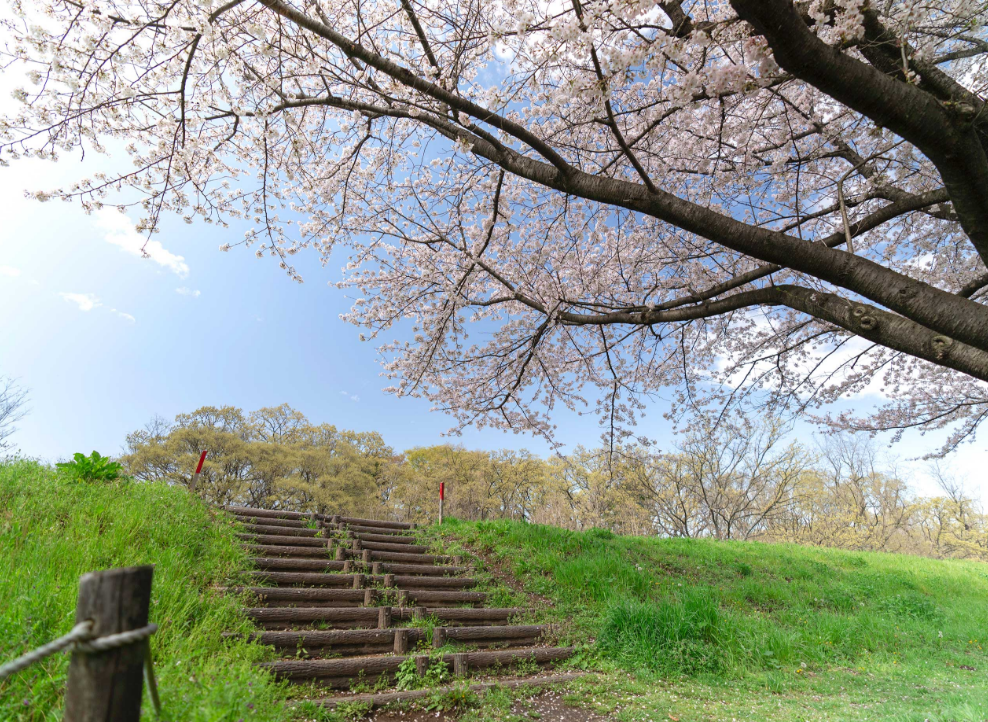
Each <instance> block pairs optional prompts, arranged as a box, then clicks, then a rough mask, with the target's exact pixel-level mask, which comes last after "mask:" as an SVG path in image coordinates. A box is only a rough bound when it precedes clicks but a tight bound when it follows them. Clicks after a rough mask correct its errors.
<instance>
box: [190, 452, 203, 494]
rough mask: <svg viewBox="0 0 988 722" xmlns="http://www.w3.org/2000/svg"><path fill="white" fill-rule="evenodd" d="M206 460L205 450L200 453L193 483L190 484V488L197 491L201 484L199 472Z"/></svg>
mask: <svg viewBox="0 0 988 722" xmlns="http://www.w3.org/2000/svg"><path fill="white" fill-rule="evenodd" d="M205 460H206V452H205V451H203V452H202V453H201V454H199V464H198V465H197V466H196V473H195V476H193V477H192V483H191V484H189V490H190V491H193V492H194V491H195V490H196V487H197V486H198V485H199V473H200V472H201V471H202V464H203V462H204V461H205Z"/></svg>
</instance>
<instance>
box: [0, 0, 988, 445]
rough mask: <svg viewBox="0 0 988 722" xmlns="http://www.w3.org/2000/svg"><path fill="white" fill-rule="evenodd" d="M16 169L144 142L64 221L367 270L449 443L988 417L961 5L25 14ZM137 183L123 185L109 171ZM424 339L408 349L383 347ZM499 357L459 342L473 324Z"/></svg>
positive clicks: (350, 280)
mask: <svg viewBox="0 0 988 722" xmlns="http://www.w3.org/2000/svg"><path fill="white" fill-rule="evenodd" d="M14 10H15V11H16V12H17V13H19V15H20V19H19V20H17V21H16V22H11V23H8V24H7V25H6V31H7V35H8V45H7V50H6V53H7V57H8V59H10V60H16V61H19V62H20V65H19V66H18V67H20V68H24V69H26V71H27V72H28V74H29V77H30V78H31V80H32V82H33V83H34V85H33V87H32V89H30V90H28V89H19V90H17V91H16V92H15V96H16V97H17V98H18V99H19V100H21V101H22V102H23V103H24V105H23V107H22V109H21V110H20V111H19V112H15V113H13V114H11V115H10V116H9V117H7V118H6V119H5V120H3V121H2V122H0V161H3V162H6V161H7V159H15V158H18V157H21V156H27V155H29V156H32V157H39V158H51V159H56V158H58V157H60V156H61V155H64V154H65V153H68V152H78V151H82V150H84V149H89V150H95V151H99V152H106V151H108V150H109V149H113V150H114V151H116V150H117V149H118V148H119V147H121V146H125V150H126V152H127V154H128V155H129V160H130V161H131V162H130V163H128V164H126V168H125V169H124V170H118V171H116V172H107V173H99V174H95V175H94V176H93V177H92V178H90V179H84V180H81V181H80V182H78V183H76V184H73V185H71V186H69V187H66V188H60V189H52V190H49V191H41V192H38V193H36V196H37V197H38V198H39V199H41V200H48V199H55V198H66V199H78V200H80V201H81V202H82V203H83V206H84V207H85V208H86V209H87V210H88V209H93V208H97V207H101V206H102V205H103V204H106V203H112V204H114V205H117V206H119V207H120V208H122V209H124V210H126V209H127V208H128V207H131V206H138V207H139V208H140V209H141V210H142V213H143V219H142V221H141V223H140V228H141V229H142V230H145V231H147V232H148V233H149V234H150V233H153V232H155V231H156V230H157V229H158V226H159V222H160V218H161V216H162V214H163V213H165V212H175V213H178V214H180V215H182V216H183V217H184V218H186V219H187V220H190V221H191V220H192V219H193V218H194V217H199V218H201V219H202V220H204V221H206V222H208V223H213V224H217V225H218V226H220V227H226V225H227V224H228V223H230V222H238V223H239V222H243V223H244V225H245V226H247V227H251V228H252V230H250V231H248V232H247V234H246V236H245V238H244V239H243V240H242V241H240V242H239V243H238V244H233V243H226V244H224V248H229V247H230V246H231V245H244V246H246V247H251V248H252V249H253V250H254V251H255V252H256V253H257V254H258V255H259V256H265V255H269V256H272V257H273V258H274V259H275V260H276V261H278V262H279V263H280V265H281V266H282V267H283V268H284V269H285V270H286V272H287V273H288V274H289V275H290V276H292V277H293V278H296V279H297V280H301V279H300V278H299V276H298V274H297V272H296V271H295V269H294V268H293V267H292V266H291V265H290V261H291V256H293V255H294V254H296V253H298V252H300V251H303V250H307V249H311V250H313V251H315V252H316V253H317V254H319V255H321V256H322V257H323V258H324V259H328V258H329V256H330V254H331V253H332V251H333V249H334V247H335V246H345V247H349V249H350V252H351V255H352V258H353V263H352V264H351V265H350V267H349V274H348V276H347V278H346V280H345V281H344V285H347V286H351V287H353V288H355V289H359V291H360V293H361V297H360V298H358V299H357V301H356V302H355V305H354V308H353V311H352V313H351V314H349V315H348V317H347V318H348V319H349V320H350V321H351V322H353V323H355V324H357V325H358V326H360V327H362V328H363V329H365V330H366V331H367V332H368V333H370V334H371V335H372V336H373V337H374V338H378V339H382V340H383V345H382V352H383V354H384V356H385V358H386V359H387V360H386V362H385V368H386V371H387V373H388V374H389V375H390V376H391V377H392V378H393V379H394V385H393V388H392V390H393V391H394V392H395V393H397V394H405V395H407V394H411V395H421V396H425V397H427V398H429V399H431V400H432V401H433V402H434V404H435V405H436V407H438V408H440V409H445V410H447V411H449V412H450V413H452V414H454V415H455V417H456V419H457V421H458V423H459V424H461V425H462V424H470V423H479V424H493V425H498V426H504V427H513V428H524V429H528V430H532V431H534V432H536V433H541V434H545V435H551V432H552V426H551V423H550V421H549V417H550V416H551V414H552V412H553V410H554V409H555V408H557V407H558V406H559V405H563V406H566V407H571V408H583V407H584V406H586V405H587V404H590V405H593V404H594V399H596V400H597V402H598V403H597V410H598V412H599V414H600V416H601V419H602V422H603V424H604V426H605V429H606V431H607V432H608V433H609V434H610V433H612V432H615V431H616V432H618V441H621V442H623V441H624V438H623V437H621V436H620V432H621V429H627V428H628V427H629V424H630V422H632V421H633V420H634V418H635V417H636V416H637V415H638V414H639V413H640V412H641V410H642V403H643V400H644V399H646V398H649V396H650V394H653V393H654V392H656V391H658V390H659V389H662V388H665V387H675V388H677V389H678V390H679V392H680V393H681V396H680V402H681V406H693V407H696V408H701V407H702V403H701V400H702V398H703V397H704V396H707V397H708V399H712V400H714V401H717V402H718V403H719V404H721V405H724V404H727V405H730V404H733V403H737V402H739V401H744V400H745V398H746V397H750V396H751V395H752V393H753V392H756V391H758V390H760V389H770V390H771V393H770V394H767V395H765V396H760V395H756V398H757V399H759V400H760V401H764V402H765V403H771V404H773V405H774V406H776V407H788V408H791V409H794V410H797V411H802V410H804V409H805V408H806V407H808V406H811V405H817V404H826V403H827V402H829V401H831V400H833V399H835V398H837V397H839V396H841V395H843V394H846V393H850V392H856V391H859V390H860V389H862V388H864V387H866V386H868V385H869V384H874V385H875V386H876V387H880V389H881V390H882V391H883V392H884V393H885V394H886V396H887V397H888V398H889V399H890V401H889V402H888V404H887V405H885V406H884V407H883V408H881V409H879V410H878V412H877V413H875V414H874V415H872V416H870V417H869V418H866V419H855V418H852V417H849V416H848V417H844V416H840V417H837V418H833V419H829V421H830V423H832V424H834V425H835V426H838V427H853V428H862V429H869V430H893V431H897V432H901V431H902V430H904V429H908V428H920V429H924V430H930V429H940V428H950V429H951V435H950V436H949V439H948V440H947V442H946V444H945V445H944V448H943V450H944V451H949V450H950V449H952V448H954V447H955V446H956V445H957V444H958V443H961V442H962V441H964V440H970V439H971V438H973V436H974V434H975V432H976V430H977V428H978V426H979V425H980V423H981V421H982V419H983V418H984V417H985V414H986V413H988V386H986V384H985V381H986V380H988V309H986V308H985V305H984V303H983V301H984V298H985V293H986V288H988V272H986V266H985V259H986V258H988V153H986V148H988V113H985V112H984V110H985V105H984V100H983V96H984V91H985V87H986V62H985V56H986V53H988V37H986V33H985V20H986V15H988V9H986V7H985V6H984V4H982V3H971V2H968V1H967V0H943V1H942V2H937V3H918V2H897V3H871V2H866V1H865V0H842V1H841V2H830V1H829V0H825V1H823V2H813V3H809V4H807V3H801V2H800V3H797V2H793V1H792V0H731V1H730V2H723V3H704V2H699V1H690V0H684V1H680V0H668V1H663V2H660V3H658V4H657V6H656V5H655V4H653V3H641V2H636V1H634V0H606V1H605V0H571V1H570V2H566V3H562V4H558V3H545V2H535V1H534V0H505V2H500V3H494V4H491V3H485V2H482V1H481V0H455V1H453V0H438V2H432V3H422V2H418V1H417V0H409V1H408V2H404V1H403V2H401V3H398V2H385V1H380V2H373V3H354V2H351V1H350V0H326V1H320V2H296V1H294V0H229V2H225V3H222V4H219V5H216V4H209V3H207V4H204V3H198V2H192V1H191V0H146V1H144V0H142V2H136V0H130V1H128V0H123V1H122V2H116V3H112V4H111V3H102V2H99V1H97V2H95V3H91V4H90V3H86V4H82V5H80V4H79V3H78V2H77V1H76V0H33V2H23V1H22V0H21V1H19V2H16V3H15V4H14ZM119 167H120V166H117V168H119ZM403 321H408V322H409V323H410V324H411V327H412V328H411V335H410V338H412V340H411V341H409V342H405V341H391V342H389V341H388V339H389V338H394V337H395V336H396V333H395V330H394V328H393V327H394V325H395V324H397V323H400V322H403ZM472 321H473V322H478V321H479V322H482V323H483V324H484V328H485V330H490V333H486V334H485V335H484V336H482V337H477V338H475V339H471V338H470V337H469V328H470V326H469V324H470V322H472Z"/></svg>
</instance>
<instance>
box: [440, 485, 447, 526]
mask: <svg viewBox="0 0 988 722" xmlns="http://www.w3.org/2000/svg"><path fill="white" fill-rule="evenodd" d="M445 497H446V482H445V481H440V482H439V523H440V524H442V523H443V499H444V498H445Z"/></svg>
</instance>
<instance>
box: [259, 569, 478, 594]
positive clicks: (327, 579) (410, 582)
mask: <svg viewBox="0 0 988 722" xmlns="http://www.w3.org/2000/svg"><path fill="white" fill-rule="evenodd" d="M337 563H338V564H340V562H337ZM341 566H342V564H341ZM250 575H251V577H252V578H253V579H256V580H258V581H266V582H269V583H271V584H274V585H277V586H295V585H306V586H318V587H350V588H353V589H363V588H365V587H384V586H385V585H386V584H387V582H388V581H389V578H390V581H392V582H393V583H392V584H391V588H394V589H399V590H400V589H405V590H409V591H411V590H415V591H428V590H430V589H432V590H443V589H446V590H453V589H469V588H470V587H474V586H476V585H477V580H476V579H469V578H456V577H414V576H404V575H391V574H389V575H383V574H382V575H377V576H375V575H373V574H329V573H324V572H279V571H258V572H251V573H250Z"/></svg>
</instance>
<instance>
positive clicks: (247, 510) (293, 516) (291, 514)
mask: <svg viewBox="0 0 988 722" xmlns="http://www.w3.org/2000/svg"><path fill="white" fill-rule="evenodd" d="M225 509H226V510H227V511H229V512H231V513H233V514H237V515H249V516H257V517H267V518H270V519H288V520H293V521H301V520H309V519H317V520H321V521H333V520H334V519H339V521H340V522H342V523H345V524H358V525H361V526H369V527H384V528H386V529H414V528H415V525H414V524H411V523H408V522H400V521H380V520H378V519H361V518H358V517H350V516H335V515H331V514H314V515H313V514H308V513H305V514H303V513H301V512H297V511H272V510H271V509H256V508H254V507H249V506H228V507H225Z"/></svg>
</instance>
